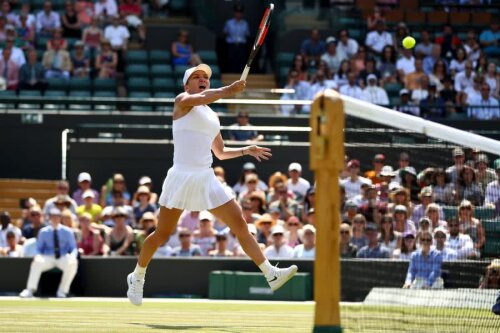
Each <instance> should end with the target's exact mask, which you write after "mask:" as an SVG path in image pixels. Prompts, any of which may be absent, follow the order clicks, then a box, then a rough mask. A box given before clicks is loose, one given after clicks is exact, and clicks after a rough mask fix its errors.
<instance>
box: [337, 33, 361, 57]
mask: <svg viewBox="0 0 500 333" xmlns="http://www.w3.org/2000/svg"><path fill="white" fill-rule="evenodd" d="M358 48H359V45H358V42H357V41H356V40H355V39H353V38H350V37H349V31H348V30H347V29H342V30H340V31H339V42H338V43H337V51H338V52H340V53H343V54H345V55H346V57H347V59H349V58H351V57H353V56H354V55H355V54H356V53H358Z"/></svg>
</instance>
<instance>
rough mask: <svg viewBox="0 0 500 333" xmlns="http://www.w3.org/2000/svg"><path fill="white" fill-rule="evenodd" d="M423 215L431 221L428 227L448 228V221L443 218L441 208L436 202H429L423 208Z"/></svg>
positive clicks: (432, 228)
mask: <svg viewBox="0 0 500 333" xmlns="http://www.w3.org/2000/svg"><path fill="white" fill-rule="evenodd" d="M425 217H428V218H429V220H430V221H431V225H430V228H431V230H434V229H436V228H443V229H445V230H447V229H448V223H447V222H446V221H445V220H443V219H442V218H443V217H444V214H443V213H442V208H441V207H440V206H439V205H438V204H436V203H430V204H429V205H427V208H426V209H425Z"/></svg>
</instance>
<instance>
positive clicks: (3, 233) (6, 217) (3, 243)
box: [0, 211, 24, 248]
mask: <svg viewBox="0 0 500 333" xmlns="http://www.w3.org/2000/svg"><path fill="white" fill-rule="evenodd" d="M11 221H12V220H11V217H10V214H9V212H7V211H4V212H2V213H1V214H0V226H1V227H2V229H0V248H5V247H7V246H8V243H7V233H9V232H13V233H14V236H15V237H16V239H15V241H16V243H20V244H22V243H23V240H24V239H23V234H22V232H21V229H19V228H18V227H16V226H15V225H13V224H12V223H11Z"/></svg>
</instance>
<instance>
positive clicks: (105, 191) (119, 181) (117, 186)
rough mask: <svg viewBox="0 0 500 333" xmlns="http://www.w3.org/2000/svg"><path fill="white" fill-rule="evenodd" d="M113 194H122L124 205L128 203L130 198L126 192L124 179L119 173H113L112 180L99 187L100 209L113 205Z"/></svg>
mask: <svg viewBox="0 0 500 333" xmlns="http://www.w3.org/2000/svg"><path fill="white" fill-rule="evenodd" d="M113 192H120V193H122V196H123V199H124V203H125V204H128V203H129V202H130V199H131V196H130V193H129V192H128V191H127V185H126V183H125V177H123V175H122V174H121V173H115V174H114V175H113V178H111V179H109V180H108V181H107V183H106V184H105V185H103V186H102V187H101V203H100V204H101V207H105V206H110V205H112V204H113Z"/></svg>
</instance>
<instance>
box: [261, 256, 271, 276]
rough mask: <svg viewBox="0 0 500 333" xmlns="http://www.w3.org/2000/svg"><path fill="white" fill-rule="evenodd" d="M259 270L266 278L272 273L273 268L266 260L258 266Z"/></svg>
mask: <svg viewBox="0 0 500 333" xmlns="http://www.w3.org/2000/svg"><path fill="white" fill-rule="evenodd" d="M259 268H260V270H261V271H262V273H264V276H268V275H270V274H271V273H272V272H273V271H274V266H273V265H271V263H270V262H269V260H267V259H266V260H265V261H264V262H263V263H262V264H260V265H259Z"/></svg>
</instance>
